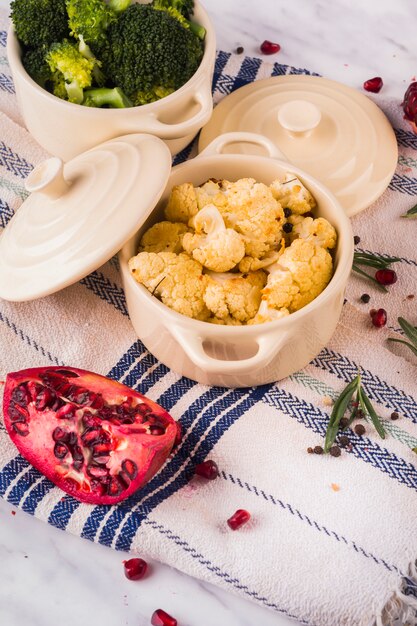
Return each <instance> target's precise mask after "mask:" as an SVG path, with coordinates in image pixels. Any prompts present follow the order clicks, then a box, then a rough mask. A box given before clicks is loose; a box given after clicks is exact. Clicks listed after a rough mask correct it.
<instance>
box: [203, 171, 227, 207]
mask: <svg viewBox="0 0 417 626" xmlns="http://www.w3.org/2000/svg"><path fill="white" fill-rule="evenodd" d="M222 184H223V181H222V180H214V179H213V178H211V179H210V180H208V181H207V182H206V183H204V185H201V186H200V187H197V188H196V190H195V193H196V197H197V204H198V208H199V209H203V208H204V207H205V206H206V205H207V204H214V206H216V207H217V208H218V209H221V208H222V207H224V206H226V205H227V196H226V194H225V193H224V190H223V188H222Z"/></svg>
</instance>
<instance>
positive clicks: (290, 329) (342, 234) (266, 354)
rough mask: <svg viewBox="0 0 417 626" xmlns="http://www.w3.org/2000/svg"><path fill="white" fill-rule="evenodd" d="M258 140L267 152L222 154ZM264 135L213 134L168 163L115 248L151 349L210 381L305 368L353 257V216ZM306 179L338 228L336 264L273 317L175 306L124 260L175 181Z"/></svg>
mask: <svg viewBox="0 0 417 626" xmlns="http://www.w3.org/2000/svg"><path fill="white" fill-rule="evenodd" d="M242 141H246V142H249V143H255V144H258V145H261V146H263V147H264V148H265V149H266V151H267V152H268V154H269V156H268V157H263V156H252V155H241V154H222V151H223V150H225V149H226V146H227V145H228V144H231V143H236V142H242ZM281 156H282V155H281V154H280V153H279V151H278V150H277V148H276V147H275V146H274V144H273V143H272V142H270V141H269V140H268V139H266V138H264V137H261V136H259V135H253V134H250V133H228V134H227V135H222V136H220V137H218V138H217V139H215V140H214V141H213V142H212V143H211V144H210V145H209V146H208V147H207V148H206V149H205V150H204V151H203V152H202V153H201V154H200V155H199V156H198V157H197V158H195V159H193V160H192V161H189V162H187V163H183V164H181V165H178V166H177V167H175V168H173V170H172V173H171V176H170V178H169V181H168V184H167V187H166V189H165V191H164V193H163V195H162V197H161V200H160V201H159V203H158V205H157V207H156V208H155V210H154V212H153V213H152V215H151V216H150V218H149V219H148V220H147V221H146V223H145V224H144V225H143V227H142V228H141V229H140V231H139V232H138V233H137V235H136V236H135V237H133V238H132V239H130V241H128V242H127V243H126V244H125V245H124V247H123V248H122V250H121V252H120V265H121V272H122V278H123V284H124V289H125V293H126V299H127V306H128V310H129V315H130V318H131V320H132V324H133V326H134V328H135V330H136V332H137V334H138V336H139V338H140V339H141V340H142V342H143V343H144V344H145V346H146V347H147V348H148V350H149V351H150V352H152V354H154V355H155V356H156V357H157V358H158V359H159V360H160V361H162V362H163V363H165V364H166V365H167V366H168V367H170V368H171V369H172V370H174V371H175V372H178V373H179V374H182V375H184V376H187V377H189V378H191V379H194V380H197V381H199V382H201V383H204V384H207V385H220V386H226V387H247V386H252V385H261V384H264V383H269V382H273V381H277V380H280V379H282V378H285V377H286V376H289V375H290V374H292V373H294V372H296V371H297V370H299V369H301V368H303V367H304V366H305V365H306V364H307V363H308V362H309V361H310V360H311V359H312V358H314V357H315V356H317V354H318V353H319V352H320V350H321V349H322V348H323V347H324V346H325V345H326V344H327V342H328V341H329V339H330V337H331V336H332V334H333V332H334V330H335V328H336V325H337V322H338V319H339V316H340V313H341V309H342V306H343V298H344V292H345V287H346V284H347V281H348V278H349V275H350V272H351V267H352V259H353V234H352V228H351V225H350V221H349V219H348V218H347V216H346V215H345V213H344V211H343V209H342V207H341V206H340V204H339V202H338V201H337V200H336V198H335V197H334V196H333V195H332V194H331V193H330V192H329V191H328V190H327V189H326V188H325V187H324V186H323V185H322V184H321V183H319V182H318V181H317V180H315V179H314V178H312V177H311V176H309V175H308V174H306V173H304V172H303V171H301V170H299V169H298V168H296V167H293V166H292V165H290V164H289V163H288V162H285V161H284V160H282V159H281ZM288 170H289V171H291V172H294V174H296V175H297V176H299V177H300V179H301V180H302V181H303V182H304V183H305V185H306V187H307V188H308V189H309V190H310V191H311V193H312V194H313V196H314V197H315V198H316V200H317V203H318V210H317V214H318V215H319V216H322V217H325V218H326V219H328V220H329V221H330V222H331V223H332V224H333V225H334V226H335V228H336V230H337V234H338V241H337V247H336V251H335V256H334V260H335V270H334V274H333V277H332V279H331V281H330V283H329V285H328V286H327V287H326V289H325V290H324V291H323V292H322V293H321V294H320V295H319V296H318V297H317V298H316V299H315V300H313V302H311V303H310V304H308V305H307V306H305V307H304V308H302V309H300V310H299V311H297V312H295V313H292V314H291V315H289V316H287V317H284V318H282V319H280V320H276V321H274V322H268V323H265V324H259V325H254V326H219V325H216V324H209V323H207V322H200V321H197V320H194V319H190V318H188V317H185V316H183V315H180V314H178V313H176V312H175V311H173V310H171V309H169V308H168V307H166V306H165V305H164V304H162V303H161V302H160V301H159V300H158V299H157V298H155V297H153V296H152V295H151V294H150V293H149V291H148V290H147V289H145V287H143V286H142V285H139V284H138V283H137V282H136V281H135V280H134V278H133V277H132V276H131V274H130V272H129V268H128V260H129V259H130V258H131V257H132V256H134V255H135V254H136V252H137V248H138V243H139V240H140V238H141V235H142V233H143V232H144V231H145V230H146V229H147V228H149V226H150V225H151V224H152V223H155V222H157V221H160V220H161V219H164V218H163V208H164V206H165V204H166V202H167V199H168V197H169V194H170V191H171V189H172V187H173V186H174V185H178V184H180V183H184V182H192V183H193V184H194V185H195V186H197V185H201V184H202V183H204V182H205V181H206V180H207V179H208V178H218V179H222V178H226V179H228V180H237V179H239V178H244V177H252V178H255V179H256V180H257V181H259V182H263V183H266V184H270V183H271V182H272V181H273V180H274V179H276V178H278V177H280V176H282V174H284V172H286V171H288Z"/></svg>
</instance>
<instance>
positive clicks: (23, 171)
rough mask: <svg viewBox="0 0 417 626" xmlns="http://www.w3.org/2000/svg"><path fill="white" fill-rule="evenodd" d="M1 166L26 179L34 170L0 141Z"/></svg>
mask: <svg viewBox="0 0 417 626" xmlns="http://www.w3.org/2000/svg"><path fill="white" fill-rule="evenodd" d="M0 78H1V77H0ZM0 85H1V81H0ZM0 166H1V167H4V168H5V169H6V170H7V171H8V172H11V173H12V174H14V175H15V176H19V177H20V178H26V177H27V176H28V174H30V172H31V171H32V170H33V165H31V164H30V163H28V162H27V161H26V159H24V158H23V157H21V156H19V155H18V154H17V153H16V152H14V151H13V150H12V149H11V148H9V146H7V145H6V144H5V143H4V141H0Z"/></svg>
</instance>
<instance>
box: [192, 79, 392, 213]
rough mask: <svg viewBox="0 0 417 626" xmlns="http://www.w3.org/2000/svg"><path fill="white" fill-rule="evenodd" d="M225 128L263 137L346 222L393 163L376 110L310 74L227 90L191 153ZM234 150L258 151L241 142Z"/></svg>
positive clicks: (352, 92)
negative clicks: (328, 196) (330, 198)
mask: <svg viewBox="0 0 417 626" xmlns="http://www.w3.org/2000/svg"><path fill="white" fill-rule="evenodd" d="M231 131H250V132H255V133H259V134H261V135H264V136H266V137H268V138H269V139H270V140H271V141H272V142H273V143H274V144H275V145H277V146H279V148H280V149H281V151H282V152H283V153H284V154H285V155H286V157H287V159H288V160H289V161H291V163H294V165H297V167H300V168H302V169H303V170H304V171H306V172H308V173H309V174H311V176H314V177H315V178H316V179H317V180H319V181H321V182H322V183H323V184H324V185H325V186H326V187H327V188H328V189H329V190H330V191H332V192H333V193H334V195H335V196H336V198H337V199H338V200H339V202H340V204H341V205H342V207H343V208H344V209H345V211H346V213H347V215H349V216H350V217H351V216H352V215H355V214H356V213H358V212H359V211H363V209H366V208H367V207H368V206H369V205H370V204H372V202H374V201H375V200H376V199H377V198H378V197H379V196H380V195H381V194H382V193H383V192H384V191H385V189H386V188H387V186H388V184H389V182H390V180H391V178H392V175H393V174H394V172H395V168H396V165H397V159H398V147H397V141H396V138H395V134H394V131H393V129H392V127H391V125H390V123H389V121H388V119H387V118H386V117H385V115H384V114H383V112H382V111H381V110H380V109H379V108H378V107H377V105H376V104H374V103H373V102H372V100H370V99H369V98H368V97H367V96H365V95H364V94H362V93H360V92H359V91H357V90H356V89H352V88H350V87H347V86H346V85H342V84H341V83H337V82H335V81H332V80H328V79H326V78H321V77H317V76H303V75H295V76H275V77H273V78H267V79H265V80H259V81H255V82H254V83H251V84H249V85H246V86H245V87H242V88H241V89H238V90H237V91H234V92H233V93H232V94H230V95H229V96H227V97H226V98H224V99H223V100H222V101H221V102H220V104H218V106H217V107H216V108H215V110H214V113H213V115H212V117H211V119H210V122H209V123H208V124H207V125H206V126H205V127H204V129H203V130H202V132H201V135H200V140H199V149H200V150H203V149H204V148H205V147H206V146H207V145H208V144H209V143H210V142H211V141H213V139H214V138H215V137H217V136H218V135H221V134H223V133H227V132H231ZM234 151H235V152H238V153H239V154H248V153H250V152H252V153H255V154H259V149H258V150H256V148H255V149H254V147H253V146H249V145H245V144H241V145H240V146H239V147H238V148H237V149H234Z"/></svg>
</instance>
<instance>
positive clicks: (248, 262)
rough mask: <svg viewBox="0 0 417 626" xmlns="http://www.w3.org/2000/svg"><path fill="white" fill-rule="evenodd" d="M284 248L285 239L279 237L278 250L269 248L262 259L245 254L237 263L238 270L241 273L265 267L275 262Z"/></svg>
mask: <svg viewBox="0 0 417 626" xmlns="http://www.w3.org/2000/svg"><path fill="white" fill-rule="evenodd" d="M284 250H285V239H284V237H283V238H282V239H281V248H280V249H279V250H271V251H270V252H267V254H266V255H265V256H264V257H263V258H262V259H255V258H254V257H252V256H245V257H243V259H242V260H241V262H240V263H239V271H240V272H242V273H243V274H246V273H247V272H256V271H257V270H261V269H265V268H266V267H268V266H269V265H272V264H273V263H276V262H277V261H278V259H279V257H280V256H281V254H282V253H283V252H284Z"/></svg>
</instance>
